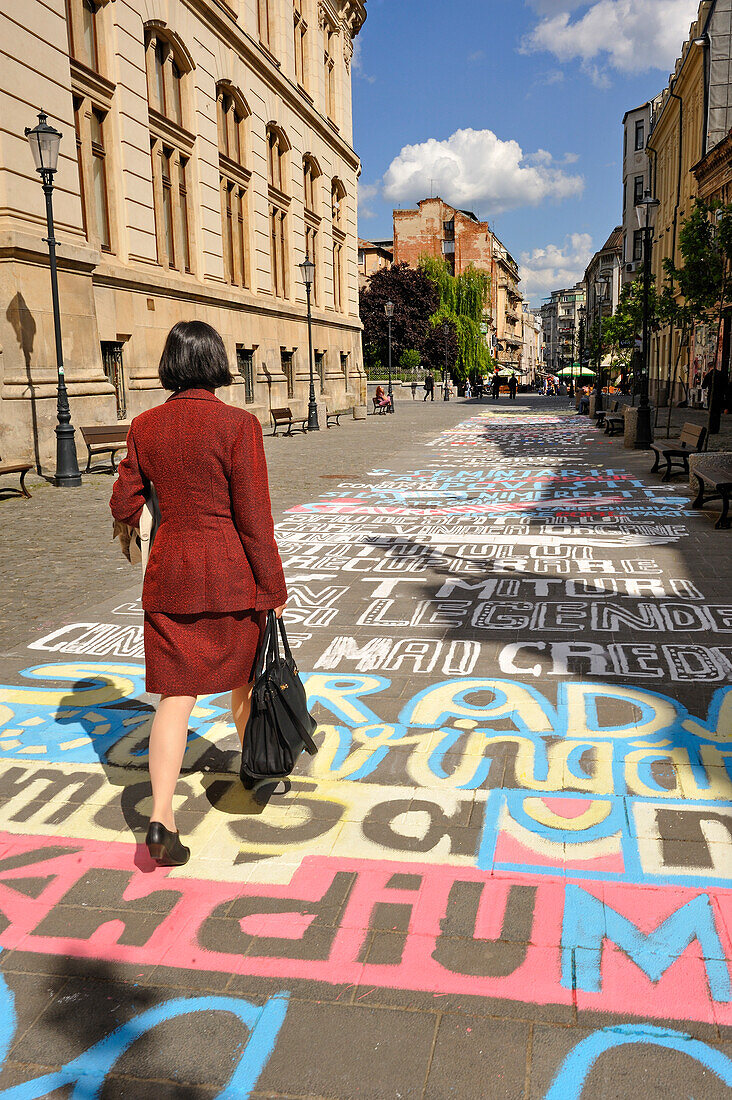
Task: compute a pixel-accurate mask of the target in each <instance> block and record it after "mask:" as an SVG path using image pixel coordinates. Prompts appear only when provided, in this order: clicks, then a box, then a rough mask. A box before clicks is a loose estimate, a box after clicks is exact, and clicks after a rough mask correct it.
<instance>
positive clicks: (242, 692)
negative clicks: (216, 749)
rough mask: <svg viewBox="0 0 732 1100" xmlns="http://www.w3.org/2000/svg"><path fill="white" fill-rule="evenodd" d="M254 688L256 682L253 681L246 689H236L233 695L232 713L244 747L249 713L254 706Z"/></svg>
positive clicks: (245, 686) (246, 685)
mask: <svg viewBox="0 0 732 1100" xmlns="http://www.w3.org/2000/svg"><path fill="white" fill-rule="evenodd" d="M253 688H254V681H253V680H252V682H251V683H250V684H245V685H244V687H239V688H234V690H233V691H232V693H231V713H232V714H233V715H234V723H235V725H236V732H237V733H238V734H239V740H240V741H241V743H242V745H243V744H244V731H245V729H246V728H247V722H248V721H249V711H250V710H251V706H252V689H253Z"/></svg>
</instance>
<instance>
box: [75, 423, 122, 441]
mask: <svg viewBox="0 0 732 1100" xmlns="http://www.w3.org/2000/svg"><path fill="white" fill-rule="evenodd" d="M129 430H130V426H129V424H123V425H121V426H119V427H117V426H116V425H115V426H112V425H111V424H93V425H90V426H89V427H88V428H82V429H81V434H82V435H83V436H84V440H85V441H86V442H87V443H124V442H125V441H126V439H127V433H128V431H129Z"/></svg>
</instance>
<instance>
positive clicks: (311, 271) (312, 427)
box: [299, 256, 320, 432]
mask: <svg viewBox="0 0 732 1100" xmlns="http://www.w3.org/2000/svg"><path fill="white" fill-rule="evenodd" d="M299 267H300V271H301V272H302V281H303V282H304V284H305V294H306V296H307V300H308V352H309V355H310V399H309V401H308V431H309V432H319V431H320V425H319V424H318V405H317V402H316V400H315V375H314V374H313V315H312V310H311V308H310V292H311V290H312V287H313V279H314V278H315V264H314V263H313V261H312V260H311V259H310V257H309V256H306V257H305V259H304V260H303V262H302V263H301V264H300V265H299Z"/></svg>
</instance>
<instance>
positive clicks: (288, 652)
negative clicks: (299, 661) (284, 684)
mask: <svg viewBox="0 0 732 1100" xmlns="http://www.w3.org/2000/svg"><path fill="white" fill-rule="evenodd" d="M277 625H278V627H279V630H280V636H281V638H282V646H283V648H284V651H285V657H286V658H287V660H288V661H289V662H290V664H294V663H295V662H294V660H293V657H292V650H291V649H290V643H289V642H288V640H287V631H286V630H285V620H284V619H278V620H277Z"/></svg>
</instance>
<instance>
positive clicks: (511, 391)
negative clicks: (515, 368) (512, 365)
mask: <svg viewBox="0 0 732 1100" xmlns="http://www.w3.org/2000/svg"><path fill="white" fill-rule="evenodd" d="M517 389H518V382H517V381H516V375H515V374H512V375H511V377H510V378H509V380H508V395H509V397H510V398H511V400H512V401H515V400H516V390H517Z"/></svg>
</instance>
